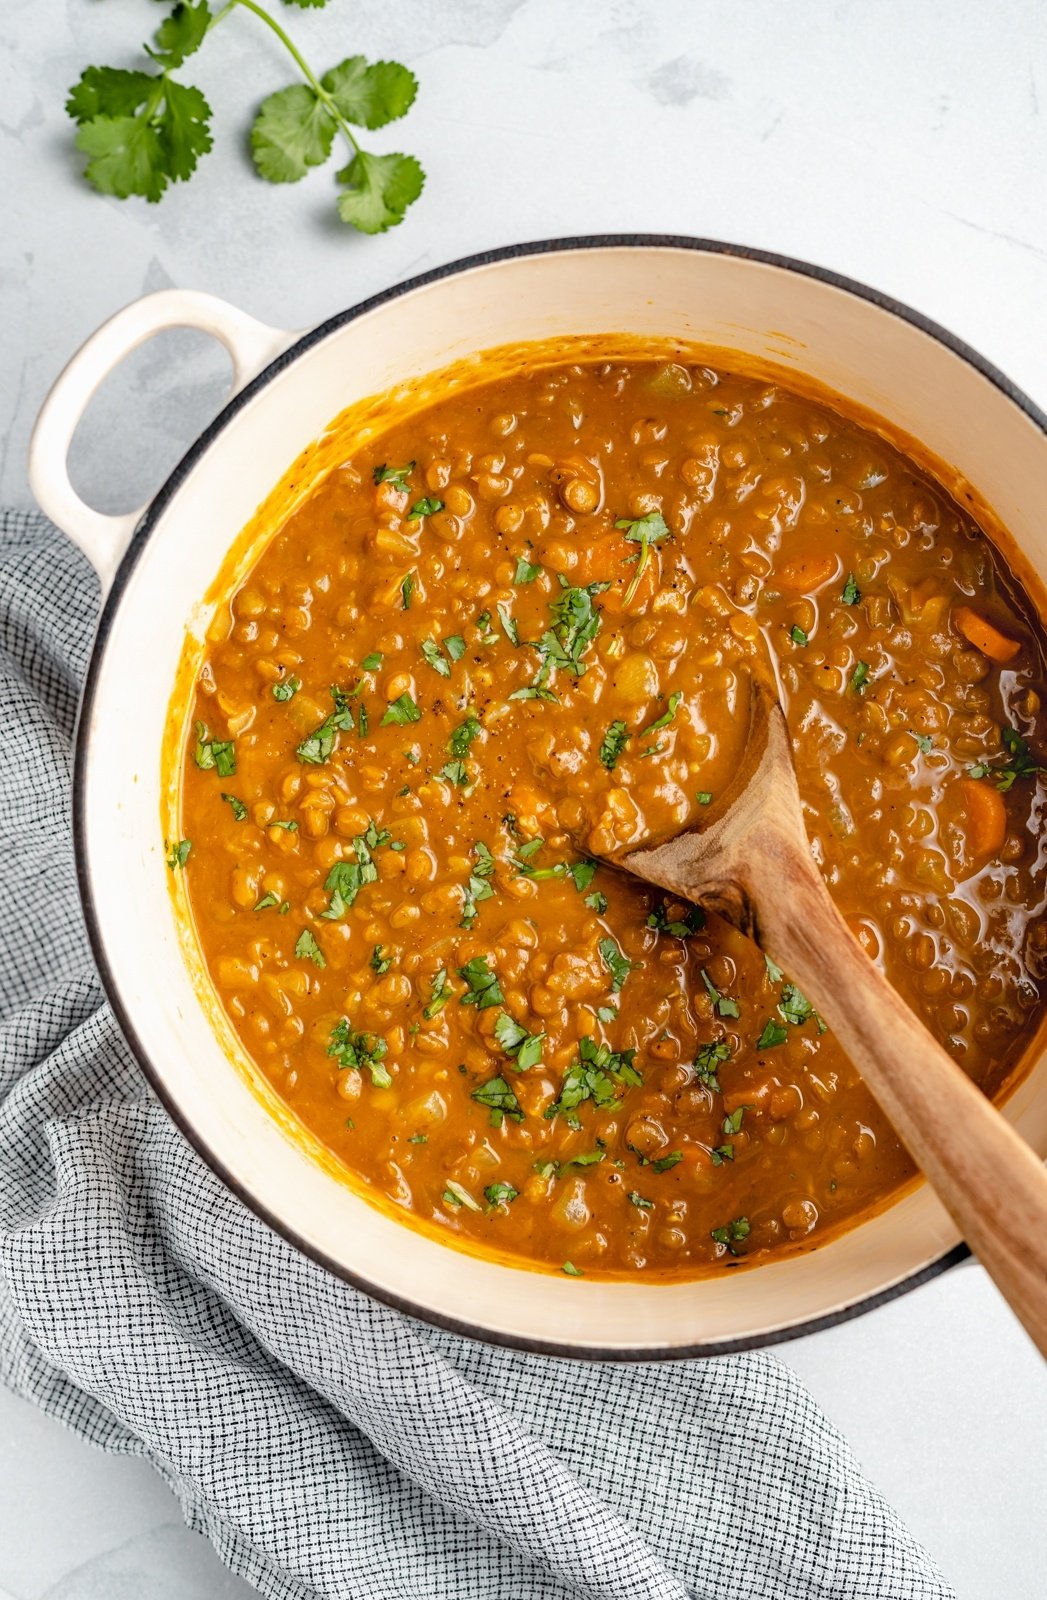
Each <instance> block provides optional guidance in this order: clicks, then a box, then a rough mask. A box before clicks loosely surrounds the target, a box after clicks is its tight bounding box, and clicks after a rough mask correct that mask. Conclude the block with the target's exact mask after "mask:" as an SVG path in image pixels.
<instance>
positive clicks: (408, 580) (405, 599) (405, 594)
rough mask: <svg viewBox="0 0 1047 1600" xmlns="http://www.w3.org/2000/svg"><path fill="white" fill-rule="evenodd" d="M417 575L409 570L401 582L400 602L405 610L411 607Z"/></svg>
mask: <svg viewBox="0 0 1047 1600" xmlns="http://www.w3.org/2000/svg"><path fill="white" fill-rule="evenodd" d="M414 585H415V576H414V573H413V572H409V573H408V574H407V576H406V577H405V578H403V579H401V582H400V604H401V605H402V607H403V609H404V610H405V611H410V609H411V596H412V595H413V594H414Z"/></svg>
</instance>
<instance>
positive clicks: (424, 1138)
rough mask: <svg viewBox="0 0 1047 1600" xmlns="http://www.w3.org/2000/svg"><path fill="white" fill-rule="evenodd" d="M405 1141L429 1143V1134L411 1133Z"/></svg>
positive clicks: (409, 1142)
mask: <svg viewBox="0 0 1047 1600" xmlns="http://www.w3.org/2000/svg"><path fill="white" fill-rule="evenodd" d="M407 1143H408V1144H428V1143H429V1135H428V1134H427V1133H412V1135H411V1137H410V1138H409V1139H408V1141H407Z"/></svg>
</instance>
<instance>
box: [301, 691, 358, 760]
mask: <svg viewBox="0 0 1047 1600" xmlns="http://www.w3.org/2000/svg"><path fill="white" fill-rule="evenodd" d="M351 698H352V696H351V695H349V694H348V693H347V692H346V691H345V690H344V689H339V688H338V686H337V685H336V684H332V685H331V699H332V700H333V701H334V710H333V711H332V712H331V714H330V716H327V717H325V718H324V720H323V721H322V722H321V723H320V725H319V727H317V728H314V729H313V731H312V733H310V734H309V735H308V736H307V737H306V738H305V739H303V740H302V742H301V744H300V745H299V746H298V749H297V750H296V751H295V754H296V755H297V757H298V759H299V761H304V762H307V763H309V764H310V765H312V766H314V767H320V766H322V765H323V763H324V762H325V761H327V760H329V759H330V756H331V753H332V752H333V750H334V746H335V738H336V736H337V734H339V733H348V732H349V731H350V730H351V729H352V728H353V727H355V722H354V720H353V708H352V706H351V705H350V703H349V702H350V700H351Z"/></svg>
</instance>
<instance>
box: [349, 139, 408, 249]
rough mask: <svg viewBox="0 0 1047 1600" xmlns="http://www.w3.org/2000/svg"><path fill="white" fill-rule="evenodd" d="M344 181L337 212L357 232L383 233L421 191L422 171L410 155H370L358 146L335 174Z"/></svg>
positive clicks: (396, 221)
mask: <svg viewBox="0 0 1047 1600" xmlns="http://www.w3.org/2000/svg"><path fill="white" fill-rule="evenodd" d="M338 182H339V183H341V184H343V185H344V188H343V190H342V193H341V194H340V195H339V197H338V215H339V216H340V217H341V219H342V221H343V222H347V223H348V224H349V226H350V227H352V228H356V229H358V230H359V232H360V233H384V232H385V231H386V229H387V228H395V226H396V224H397V223H398V222H402V221H403V219H404V213H405V212H406V210H407V207H408V206H409V205H412V204H413V203H414V201H415V200H417V199H418V196H419V195H420V194H421V192H422V189H423V188H424V186H425V174H424V173H423V171H422V168H421V165H420V164H419V162H418V161H417V160H416V159H415V157H414V156H405V155H400V154H396V155H388V156H372V155H369V154H368V153H367V151H366V150H358V151H357V153H356V155H355V156H354V157H353V159H352V160H351V161H350V163H349V165H348V166H347V167H343V168H342V170H341V172H340V173H339V174H338Z"/></svg>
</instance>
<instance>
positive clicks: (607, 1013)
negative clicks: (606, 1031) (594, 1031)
mask: <svg viewBox="0 0 1047 1600" xmlns="http://www.w3.org/2000/svg"><path fill="white" fill-rule="evenodd" d="M596 1015H597V1017H598V1018H599V1019H600V1021H601V1022H617V1021H618V1008H617V1006H597V1008H596Z"/></svg>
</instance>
